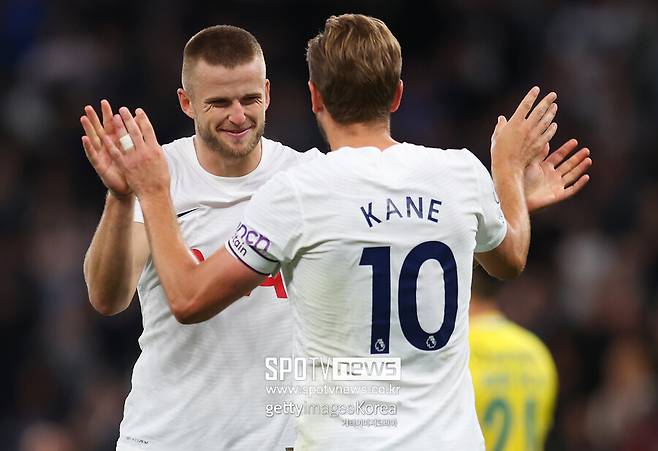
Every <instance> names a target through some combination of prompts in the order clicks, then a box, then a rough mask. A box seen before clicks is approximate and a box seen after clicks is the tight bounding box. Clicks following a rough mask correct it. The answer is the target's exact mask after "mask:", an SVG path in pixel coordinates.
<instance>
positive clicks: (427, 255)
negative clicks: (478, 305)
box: [359, 241, 457, 354]
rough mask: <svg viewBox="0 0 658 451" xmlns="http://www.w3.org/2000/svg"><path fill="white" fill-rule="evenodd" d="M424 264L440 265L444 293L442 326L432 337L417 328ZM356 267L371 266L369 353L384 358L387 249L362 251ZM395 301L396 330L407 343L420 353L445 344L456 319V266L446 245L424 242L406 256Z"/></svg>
mask: <svg viewBox="0 0 658 451" xmlns="http://www.w3.org/2000/svg"><path fill="white" fill-rule="evenodd" d="M428 260H436V261H437V262H439V264H440V265H441V268H442V269H443V286H444V290H445V296H444V301H445V304H444V310H443V323H442V324H441V327H440V328H439V330H437V331H436V332H433V333H428V332H426V331H425V330H424V329H423V328H422V326H421V325H420V322H419V320H418V305H417V299H416V290H417V288H418V275H419V273H420V268H421V266H422V265H423V263H425V262H426V261H428ZM359 266H372V328H371V330H370V353H371V354H388V353H389V352H390V350H389V340H390V334H391V248H390V246H383V247H367V248H365V249H363V252H362V253H361V260H360V261H359ZM397 298H398V314H399V316H400V327H401V329H402V333H403V334H404V337H405V338H406V339H407V341H408V342H409V343H411V344H412V345H413V346H415V347H416V348H418V349H420V350H422V351H437V350H439V349H441V348H443V347H444V346H445V345H446V344H447V343H448V340H449V339H450V336H451V335H452V332H453V331H454V330H455V320H456V318H457V264H456V262H455V256H454V255H453V253H452V251H451V250H450V248H449V247H448V246H447V245H446V244H444V243H442V242H440V241H426V242H424V243H421V244H419V245H418V246H416V247H414V248H413V249H412V250H411V251H410V252H409V253H408V254H407V256H406V257H405V259H404V262H403V263H402V267H401V269H400V275H399V282H398V296H397Z"/></svg>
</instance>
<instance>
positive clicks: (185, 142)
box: [162, 136, 194, 169]
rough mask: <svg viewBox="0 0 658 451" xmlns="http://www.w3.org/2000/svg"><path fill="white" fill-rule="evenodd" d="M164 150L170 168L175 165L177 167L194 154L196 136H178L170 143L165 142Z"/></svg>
mask: <svg viewBox="0 0 658 451" xmlns="http://www.w3.org/2000/svg"><path fill="white" fill-rule="evenodd" d="M162 150H163V151H164V153H165V156H166V157H167V161H168V162H169V165H170V169H172V168H171V166H172V165H173V166H174V168H173V169H175V168H176V167H177V166H179V165H181V164H185V163H186V162H188V161H189V160H190V158H191V156H192V155H194V137H193V136H185V137H183V138H178V139H176V140H174V141H172V142H170V143H167V144H164V145H163V146H162Z"/></svg>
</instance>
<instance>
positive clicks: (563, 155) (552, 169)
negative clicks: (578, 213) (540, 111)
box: [524, 139, 592, 213]
mask: <svg viewBox="0 0 658 451" xmlns="http://www.w3.org/2000/svg"><path fill="white" fill-rule="evenodd" d="M577 146H578V141H576V140H575V139H570V140H569V141H567V142H566V143H564V144H563V145H562V146H561V147H560V148H559V149H557V150H556V151H555V152H553V153H552V154H550V155H549V156H548V157H546V158H543V157H544V156H545V155H542V156H540V157H539V158H537V159H536V160H535V161H533V162H532V163H531V164H530V165H529V166H528V167H527V168H526V171H525V181H524V190H525V197H526V205H527V206H528V211H529V212H531V213H532V212H534V211H537V210H540V209H542V208H545V207H548V206H550V205H553V204H556V203H558V202H562V201H563V200H565V199H568V198H570V197H571V196H573V195H574V194H576V193H577V192H578V191H580V190H581V189H583V187H584V186H585V185H586V184H587V182H588V181H589V175H587V174H586V172H587V170H588V169H589V168H590V166H592V159H591V158H589V149H588V148H586V147H585V148H582V149H580V150H579V151H578V152H576V153H575V154H573V155H572V156H571V157H569V158H568V159H567V157H568V156H569V154H571V152H573V150H574V149H575V148H576V147H577Z"/></svg>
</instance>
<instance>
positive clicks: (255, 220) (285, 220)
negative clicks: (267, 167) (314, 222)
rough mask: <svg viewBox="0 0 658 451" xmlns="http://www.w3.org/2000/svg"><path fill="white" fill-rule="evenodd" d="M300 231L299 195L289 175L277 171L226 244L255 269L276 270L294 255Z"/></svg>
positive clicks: (233, 252) (261, 271)
mask: <svg viewBox="0 0 658 451" xmlns="http://www.w3.org/2000/svg"><path fill="white" fill-rule="evenodd" d="M301 235H302V213H301V208H300V204H299V197H298V196H297V194H296V191H295V188H294V186H293V184H292V183H291V181H290V179H289V178H288V176H287V175H286V174H285V173H279V174H277V175H275V176H274V177H272V178H271V179H270V180H269V181H268V182H267V183H266V184H265V185H263V186H262V187H261V188H260V189H259V190H258V191H257V192H256V194H254V196H253V197H252V198H251V200H250V201H249V203H248V204H247V207H246V209H245V212H244V215H243V218H242V221H241V222H240V224H239V225H238V228H237V229H236V231H235V233H234V234H233V236H232V237H231V238H230V239H229V240H228V241H227V242H226V244H225V246H226V248H227V249H228V250H229V252H231V253H232V254H233V255H235V257H236V258H238V259H239V260H240V261H242V262H243V263H244V264H245V265H247V266H249V267H250V268H251V269H253V270H254V271H256V272H259V273H261V274H275V273H276V272H277V271H278V270H279V267H280V265H281V263H285V262H288V261H290V260H292V259H293V258H294V256H295V254H296V252H297V249H298V247H299V242H300V239H301Z"/></svg>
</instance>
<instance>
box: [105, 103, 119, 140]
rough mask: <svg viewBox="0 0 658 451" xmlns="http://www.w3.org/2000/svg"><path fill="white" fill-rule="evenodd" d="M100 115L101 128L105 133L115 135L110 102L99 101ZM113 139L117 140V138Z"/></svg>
mask: <svg viewBox="0 0 658 451" xmlns="http://www.w3.org/2000/svg"><path fill="white" fill-rule="evenodd" d="M101 113H102V115H103V128H104V129H105V133H108V134H110V135H115V134H116V128H115V127H114V121H113V120H112V117H113V116H114V114H113V113H112V107H111V106H110V102H108V101H107V100H105V99H103V100H101ZM113 137H114V138H117V136H113Z"/></svg>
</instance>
